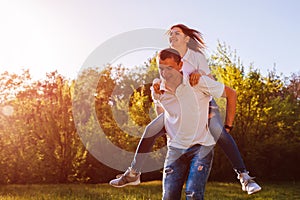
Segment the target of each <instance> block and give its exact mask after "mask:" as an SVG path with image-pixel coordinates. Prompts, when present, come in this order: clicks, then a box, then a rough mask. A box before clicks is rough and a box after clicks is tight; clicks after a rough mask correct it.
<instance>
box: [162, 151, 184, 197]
mask: <svg viewBox="0 0 300 200" xmlns="http://www.w3.org/2000/svg"><path fill="white" fill-rule="evenodd" d="M184 152H185V150H182V149H177V148H174V147H169V148H168V152H167V156H166V160H165V165H164V171H163V183H162V185H163V197H162V199H163V200H180V199H181V191H182V187H183V184H184V180H185V177H186V175H187V171H188V166H189V162H187V160H186V159H185V158H184V157H183V156H182V155H183V154H184Z"/></svg>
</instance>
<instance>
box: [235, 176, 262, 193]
mask: <svg viewBox="0 0 300 200" xmlns="http://www.w3.org/2000/svg"><path fill="white" fill-rule="evenodd" d="M237 178H238V179H239V180H240V182H241V185H242V190H243V191H246V192H247V193H248V194H253V193H255V192H258V191H260V190H261V187H260V186H259V185H258V184H257V183H256V182H255V181H254V180H253V179H254V178H255V177H250V176H249V175H248V172H247V173H246V172H244V173H240V174H239V175H238V177H237Z"/></svg>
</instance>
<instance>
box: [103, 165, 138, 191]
mask: <svg viewBox="0 0 300 200" xmlns="http://www.w3.org/2000/svg"><path fill="white" fill-rule="evenodd" d="M140 176H141V173H136V172H134V171H133V170H132V169H131V168H130V167H129V168H128V169H127V170H126V172H124V174H121V175H118V176H117V178H116V179H113V180H111V181H110V182H109V184H110V185H111V186H113V187H125V186H127V185H138V184H140V183H141V181H140Z"/></svg>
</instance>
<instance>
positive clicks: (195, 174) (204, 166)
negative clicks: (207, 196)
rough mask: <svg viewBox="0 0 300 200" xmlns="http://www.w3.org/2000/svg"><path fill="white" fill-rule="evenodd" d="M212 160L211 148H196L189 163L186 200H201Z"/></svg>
mask: <svg viewBox="0 0 300 200" xmlns="http://www.w3.org/2000/svg"><path fill="white" fill-rule="evenodd" d="M212 159H213V146H209V147H206V146H198V151H197V153H196V154H195V155H193V157H192V159H191V161H190V168H189V174H188V178H187V181H186V190H185V194H186V199H187V200H189V199H191V200H192V199H194V200H203V199H204V192H205V185H206V182H207V179H208V177H209V173H210V169H211V166H212Z"/></svg>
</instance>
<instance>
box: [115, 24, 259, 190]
mask: <svg viewBox="0 0 300 200" xmlns="http://www.w3.org/2000/svg"><path fill="white" fill-rule="evenodd" d="M168 34H169V43H170V46H171V48H174V49H176V50H177V51H178V52H179V53H180V55H181V57H182V61H183V62H184V63H185V62H188V63H189V64H190V65H183V69H182V70H183V71H185V73H188V74H191V75H190V82H191V85H194V84H196V83H197V82H198V80H199V78H200V76H201V75H207V76H209V77H211V78H213V77H212V76H211V74H210V70H209V67H208V64H207V61H206V58H205V56H204V49H205V43H204V41H203V38H202V36H201V33H200V32H199V31H197V30H194V29H190V28H188V27H187V26H185V25H183V24H177V25H174V26H172V27H171V28H170V30H169V31H168ZM184 66H192V67H189V68H187V67H184ZM153 89H154V92H155V93H158V94H159V93H160V90H159V83H156V84H153ZM209 110H210V116H211V117H210V119H209V129H210V132H211V134H212V135H213V136H214V138H215V140H217V144H219V145H220V146H221V148H222V149H223V151H224V153H225V154H226V156H227V157H228V159H229V160H230V162H231V164H232V166H233V169H234V170H235V172H236V173H237V174H238V179H239V180H240V183H241V185H242V190H243V191H247V193H248V194H252V193H255V192H258V191H260V190H261V187H260V186H259V185H258V184H257V183H256V182H255V181H254V180H253V178H252V177H250V176H249V175H248V171H247V170H246V167H245V164H244V162H243V159H242V157H241V155H240V152H239V150H238V147H237V145H236V143H235V141H234V139H233V138H232V136H231V135H230V134H229V133H228V132H230V131H231V129H232V128H233V126H232V124H233V121H230V120H229V119H228V118H227V117H225V126H224V128H223V123H222V121H221V118H220V113H219V110H218V106H217V104H216V103H215V101H214V100H213V99H212V100H211V101H210V105H209ZM157 111H158V114H159V116H158V117H157V118H156V119H154V120H153V121H152V122H151V123H150V124H148V126H147V127H146V128H145V131H144V134H143V136H142V138H141V139H140V143H139V145H138V148H137V150H136V154H135V157H134V160H133V161H132V164H131V167H129V168H128V170H127V171H126V172H125V173H124V174H123V175H121V176H120V177H118V178H117V179H114V180H112V181H110V184H111V185H112V186H114V187H123V186H126V185H137V184H139V183H140V172H141V168H142V164H143V161H144V157H143V156H141V155H139V154H138V153H148V152H150V151H151V149H152V146H153V144H154V142H155V139H156V138H157V137H159V136H161V135H163V134H164V132H165V131H164V124H163V110H161V109H160V108H157ZM227 112H235V111H230V110H227ZM226 116H227V114H226ZM224 130H226V131H224ZM149 136H151V137H149Z"/></svg>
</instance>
